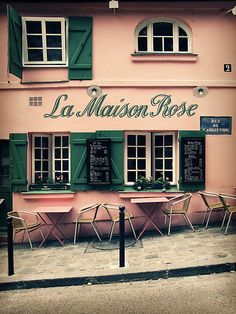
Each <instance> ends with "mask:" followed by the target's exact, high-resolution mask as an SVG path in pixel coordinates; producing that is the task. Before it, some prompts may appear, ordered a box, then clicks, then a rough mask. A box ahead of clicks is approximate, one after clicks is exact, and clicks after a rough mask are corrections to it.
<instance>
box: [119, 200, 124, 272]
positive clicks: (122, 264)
mask: <svg viewBox="0 0 236 314" xmlns="http://www.w3.org/2000/svg"><path fill="white" fill-rule="evenodd" d="M119 209H120V214H119V218H120V267H125V207H124V206H120V207H119Z"/></svg>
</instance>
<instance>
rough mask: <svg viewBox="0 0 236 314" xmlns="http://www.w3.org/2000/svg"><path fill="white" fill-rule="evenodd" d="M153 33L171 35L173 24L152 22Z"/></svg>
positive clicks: (155, 34)
mask: <svg viewBox="0 0 236 314" xmlns="http://www.w3.org/2000/svg"><path fill="white" fill-rule="evenodd" d="M153 35H154V36H172V35H173V25H172V23H168V22H159V23H154V24H153Z"/></svg>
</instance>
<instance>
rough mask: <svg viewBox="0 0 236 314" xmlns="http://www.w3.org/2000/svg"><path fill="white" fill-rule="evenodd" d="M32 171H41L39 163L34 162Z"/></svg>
mask: <svg viewBox="0 0 236 314" xmlns="http://www.w3.org/2000/svg"><path fill="white" fill-rule="evenodd" d="M34 169H35V171H40V170H41V161H35V163H34Z"/></svg>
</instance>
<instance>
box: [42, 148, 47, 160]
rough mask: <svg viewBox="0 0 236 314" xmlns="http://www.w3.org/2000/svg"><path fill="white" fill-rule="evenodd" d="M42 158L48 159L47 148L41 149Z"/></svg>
mask: <svg viewBox="0 0 236 314" xmlns="http://www.w3.org/2000/svg"><path fill="white" fill-rule="evenodd" d="M43 159H48V150H47V149H43Z"/></svg>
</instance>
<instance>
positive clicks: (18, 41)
mask: <svg viewBox="0 0 236 314" xmlns="http://www.w3.org/2000/svg"><path fill="white" fill-rule="evenodd" d="M7 16H8V69H9V72H10V73H12V74H14V75H15V76H17V77H19V78H22V23H21V17H20V16H19V15H18V13H17V12H16V11H15V10H14V9H13V8H12V7H11V6H10V5H8V6H7Z"/></svg>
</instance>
